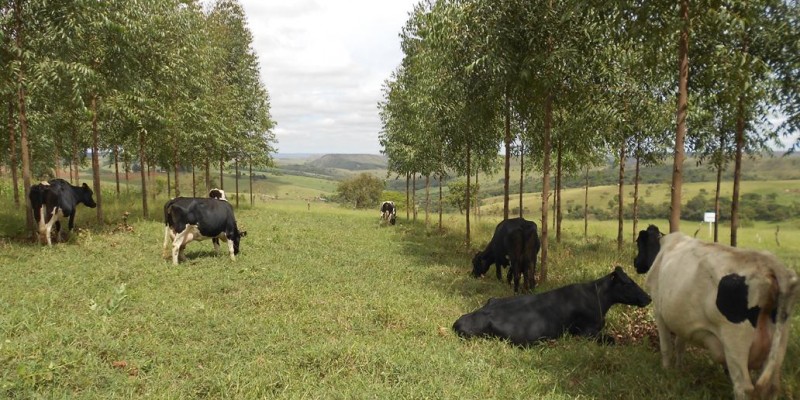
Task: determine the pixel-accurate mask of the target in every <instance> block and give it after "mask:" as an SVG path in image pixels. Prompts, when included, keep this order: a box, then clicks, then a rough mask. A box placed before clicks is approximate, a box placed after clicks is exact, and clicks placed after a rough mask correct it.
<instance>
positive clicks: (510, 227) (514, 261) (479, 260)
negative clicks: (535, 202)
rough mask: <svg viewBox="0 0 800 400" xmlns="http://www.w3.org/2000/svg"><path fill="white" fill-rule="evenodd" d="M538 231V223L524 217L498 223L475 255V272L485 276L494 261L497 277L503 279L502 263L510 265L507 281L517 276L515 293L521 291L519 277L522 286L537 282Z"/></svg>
mask: <svg viewBox="0 0 800 400" xmlns="http://www.w3.org/2000/svg"><path fill="white" fill-rule="evenodd" d="M540 247H541V244H540V243H539V234H538V232H537V227H536V223H535V222H533V221H527V220H525V219H523V218H511V219H507V220H505V221H502V222H500V223H499V224H497V227H496V228H495V230H494V235H493V236H492V240H491V241H489V244H488V245H487V246H486V249H485V250H483V251H479V252H478V253H476V254H475V256H474V257H473V258H472V276H474V277H476V278H478V277H481V276H483V275H484V274H485V273H486V271H488V270H489V267H490V266H491V265H492V264H495V266H496V268H497V279H502V267H504V266H507V265H510V266H511V267H510V269H509V271H508V282H509V283H510V282H511V279H512V277H513V279H514V293H517V292H519V281H520V277H523V278H524V284H523V290H525V291H527V290H532V289H533V288H534V287H535V286H536V280H535V278H534V274H535V273H536V255H537V254H539V248H540Z"/></svg>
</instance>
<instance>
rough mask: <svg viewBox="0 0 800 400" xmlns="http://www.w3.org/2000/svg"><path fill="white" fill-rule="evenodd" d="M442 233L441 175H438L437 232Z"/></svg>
mask: <svg viewBox="0 0 800 400" xmlns="http://www.w3.org/2000/svg"><path fill="white" fill-rule="evenodd" d="M441 231H442V174H439V232H441Z"/></svg>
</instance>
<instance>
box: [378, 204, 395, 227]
mask: <svg viewBox="0 0 800 400" xmlns="http://www.w3.org/2000/svg"><path fill="white" fill-rule="evenodd" d="M381 220H382V221H384V222H387V223H389V224H392V225H394V224H395V222H396V221H397V207H396V206H395V205H394V201H384V202H383V203H382V204H381Z"/></svg>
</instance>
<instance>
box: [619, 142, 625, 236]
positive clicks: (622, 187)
mask: <svg viewBox="0 0 800 400" xmlns="http://www.w3.org/2000/svg"><path fill="white" fill-rule="evenodd" d="M625 150H626V149H625V141H624V140H623V141H622V143H620V145H619V183H618V186H619V188H618V189H619V192H618V196H619V203H618V204H619V207H618V209H617V221H618V224H617V250H622V241H623V239H622V231H623V229H624V224H623V221H624V218H625V201H624V199H625V156H626V154H625Z"/></svg>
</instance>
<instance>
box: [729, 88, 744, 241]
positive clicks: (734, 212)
mask: <svg viewBox="0 0 800 400" xmlns="http://www.w3.org/2000/svg"><path fill="white" fill-rule="evenodd" d="M744 125H745V124H744V102H743V100H742V98H741V97H739V105H738V116H737V117H736V155H735V164H734V166H733V198H732V199H731V246H733V247H736V246H737V245H738V243H737V242H738V230H739V189H740V182H741V179H742V152H743V150H744Z"/></svg>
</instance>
